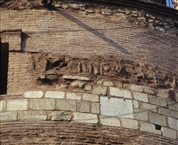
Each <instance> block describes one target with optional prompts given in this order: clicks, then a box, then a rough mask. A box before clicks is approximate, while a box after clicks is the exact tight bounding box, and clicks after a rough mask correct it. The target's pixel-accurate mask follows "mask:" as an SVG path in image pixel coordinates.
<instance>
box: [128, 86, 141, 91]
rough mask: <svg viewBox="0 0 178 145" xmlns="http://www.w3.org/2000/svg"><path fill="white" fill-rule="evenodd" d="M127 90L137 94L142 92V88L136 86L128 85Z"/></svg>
mask: <svg viewBox="0 0 178 145" xmlns="http://www.w3.org/2000/svg"><path fill="white" fill-rule="evenodd" d="M128 89H130V90H132V91H138V92H142V91H143V88H142V86H138V85H130V86H129V87H128Z"/></svg>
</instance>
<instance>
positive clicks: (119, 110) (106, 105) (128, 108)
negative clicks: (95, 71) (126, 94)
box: [100, 96, 134, 118]
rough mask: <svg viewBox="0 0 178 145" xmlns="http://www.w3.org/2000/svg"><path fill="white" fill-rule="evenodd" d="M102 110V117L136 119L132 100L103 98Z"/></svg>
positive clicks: (101, 100) (101, 101)
mask: <svg viewBox="0 0 178 145" xmlns="http://www.w3.org/2000/svg"><path fill="white" fill-rule="evenodd" d="M100 108H101V115H106V116H117V117H126V118H134V117H133V106H132V101H131V100H127V99H120V98H108V97H105V96H101V97H100Z"/></svg>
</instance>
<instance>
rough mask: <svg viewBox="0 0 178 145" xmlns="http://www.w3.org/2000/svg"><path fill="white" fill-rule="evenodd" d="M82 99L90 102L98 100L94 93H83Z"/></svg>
mask: <svg viewBox="0 0 178 145" xmlns="http://www.w3.org/2000/svg"><path fill="white" fill-rule="evenodd" d="M82 98H83V100H85V101H91V102H99V96H98V95H95V94H83V96H82Z"/></svg>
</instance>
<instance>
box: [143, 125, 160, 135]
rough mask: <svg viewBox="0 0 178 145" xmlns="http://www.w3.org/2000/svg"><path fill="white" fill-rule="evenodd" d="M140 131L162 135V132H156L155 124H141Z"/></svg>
mask: <svg viewBox="0 0 178 145" xmlns="http://www.w3.org/2000/svg"><path fill="white" fill-rule="evenodd" d="M140 130H141V131H145V132H150V133H154V134H159V135H161V130H156V129H155V126H154V124H150V123H146V122H141V123H140Z"/></svg>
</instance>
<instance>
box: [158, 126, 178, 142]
mask: <svg viewBox="0 0 178 145" xmlns="http://www.w3.org/2000/svg"><path fill="white" fill-rule="evenodd" d="M162 131H163V136H166V137H169V138H172V139H177V135H176V130H173V129H170V128H166V127H163V128H162Z"/></svg>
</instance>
